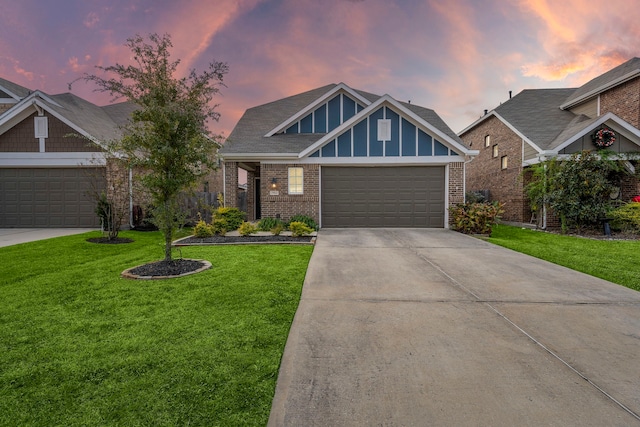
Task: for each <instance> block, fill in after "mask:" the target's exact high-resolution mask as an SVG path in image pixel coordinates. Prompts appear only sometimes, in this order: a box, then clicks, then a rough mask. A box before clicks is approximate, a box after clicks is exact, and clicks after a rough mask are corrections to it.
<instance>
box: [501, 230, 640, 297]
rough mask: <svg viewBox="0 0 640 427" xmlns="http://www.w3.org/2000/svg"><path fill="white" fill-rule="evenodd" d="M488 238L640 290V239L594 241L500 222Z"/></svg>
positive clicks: (508, 246) (517, 249) (514, 248)
mask: <svg viewBox="0 0 640 427" xmlns="http://www.w3.org/2000/svg"><path fill="white" fill-rule="evenodd" d="M489 241H490V242H491V243H495V244H496V245H500V246H504V247H506V248H510V249H513V250H516V251H518V252H522V253H525V254H528V255H532V256H534V257H537V258H541V259H544V260H547V261H550V262H553V263H555V264H559V265H563V266H565V267H569V268H571V269H573V270H577V271H581V272H583V273H587V274H590V275H592V276H596V277H600V278H602V279H605V280H609V281H611V282H614V283H618V284H620V285H623V286H626V287H628V288H631V289H635V290H637V291H640V240H633V241H622V240H593V239H585V238H581V237H573V236H562V235H558V234H551V233H545V232H541V231H536V230H529V229H523V228H520V227H512V226H507V225H498V226H496V227H494V229H493V233H492V234H491V238H489Z"/></svg>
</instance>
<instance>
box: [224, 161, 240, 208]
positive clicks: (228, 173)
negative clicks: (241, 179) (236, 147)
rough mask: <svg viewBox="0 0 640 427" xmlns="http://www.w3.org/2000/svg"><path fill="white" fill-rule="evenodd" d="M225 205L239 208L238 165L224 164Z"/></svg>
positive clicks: (233, 163)
mask: <svg viewBox="0 0 640 427" xmlns="http://www.w3.org/2000/svg"><path fill="white" fill-rule="evenodd" d="M224 185H225V189H224V191H225V193H224V205H225V206H227V207H230V208H236V207H238V163H237V162H224Z"/></svg>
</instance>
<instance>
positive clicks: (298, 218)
mask: <svg viewBox="0 0 640 427" xmlns="http://www.w3.org/2000/svg"><path fill="white" fill-rule="evenodd" d="M294 222H302V223H304V224H305V225H306V226H307V227H309V228H310V229H311V231H317V230H318V224H316V222H315V221H314V220H313V218H311V217H310V216H308V215H294V216H292V217H291V219H289V226H291V224H292V223H294Z"/></svg>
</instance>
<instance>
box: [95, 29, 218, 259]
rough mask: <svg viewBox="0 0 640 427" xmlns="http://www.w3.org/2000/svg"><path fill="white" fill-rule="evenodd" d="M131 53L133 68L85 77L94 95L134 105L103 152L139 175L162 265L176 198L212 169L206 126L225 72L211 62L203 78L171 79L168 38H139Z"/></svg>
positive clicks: (130, 43)
mask: <svg viewBox="0 0 640 427" xmlns="http://www.w3.org/2000/svg"><path fill="white" fill-rule="evenodd" d="M125 45H126V46H127V47H128V48H129V49H130V50H131V53H132V54H133V61H134V62H135V64H133V65H121V64H117V63H116V65H113V66H108V67H101V66H98V67H97V68H98V69H99V70H102V71H103V72H104V73H105V74H107V75H110V74H115V77H113V78H103V77H100V76H97V75H85V76H84V77H83V79H84V80H85V81H89V82H93V83H95V84H96V85H97V86H98V89H97V90H98V91H101V92H108V93H110V94H111V95H112V96H113V97H114V100H117V99H123V98H124V99H126V100H128V101H130V102H132V103H134V104H136V106H137V107H138V108H137V110H136V111H135V112H134V113H133V115H132V117H131V119H130V121H129V123H128V124H127V125H126V126H125V127H124V129H123V131H124V132H123V135H124V136H123V137H122V138H121V139H120V140H117V141H113V142H112V143H110V144H109V148H110V150H113V151H114V152H117V153H119V154H120V155H123V156H124V157H126V158H127V159H128V162H129V166H130V167H132V168H137V169H141V170H143V171H144V173H142V174H141V177H140V180H141V183H142V184H143V186H144V187H145V188H146V190H147V191H148V193H149V196H150V198H151V202H152V203H153V206H154V212H153V218H154V221H155V225H156V226H157V227H158V228H159V229H160V231H162V233H163V235H164V243H165V245H164V259H165V261H170V260H171V242H172V241H173V236H174V234H175V231H176V229H177V228H178V227H179V226H180V225H181V224H180V217H181V214H180V208H179V204H178V195H179V194H180V193H181V192H182V191H185V190H187V189H189V188H190V187H193V186H194V185H195V184H196V183H197V181H198V178H199V177H201V176H203V175H204V174H205V173H206V172H207V170H208V168H210V167H214V164H213V153H214V148H215V144H214V141H213V140H214V139H215V138H219V137H218V136H210V135H209V132H208V130H207V121H208V120H213V121H217V120H218V119H219V117H220V114H219V113H218V112H217V111H216V107H217V105H213V104H212V100H213V97H214V96H215V95H216V94H217V93H218V92H219V89H220V87H221V86H223V78H224V75H225V74H226V73H227V72H228V66H227V64H226V63H223V62H211V63H210V64H209V66H208V68H207V70H205V71H204V72H202V73H201V74H197V73H196V71H195V70H191V71H190V72H189V75H188V77H183V78H177V77H175V76H174V75H175V74H176V68H177V66H178V64H179V63H180V61H179V60H175V61H172V60H171V59H170V49H171V48H172V47H173V45H172V43H171V37H170V36H169V35H168V34H165V35H162V36H159V35H158V34H151V35H150V36H149V42H147V41H146V40H145V39H144V38H143V37H141V36H140V35H136V36H135V37H133V38H130V39H127V43H126V44H125Z"/></svg>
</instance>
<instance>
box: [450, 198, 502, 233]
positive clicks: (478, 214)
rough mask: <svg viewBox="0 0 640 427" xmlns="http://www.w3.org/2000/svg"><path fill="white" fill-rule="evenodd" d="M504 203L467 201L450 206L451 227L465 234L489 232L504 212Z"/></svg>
mask: <svg viewBox="0 0 640 427" xmlns="http://www.w3.org/2000/svg"><path fill="white" fill-rule="evenodd" d="M503 207H504V204H503V203H499V202H493V203H465V204H459V205H456V206H453V207H450V208H449V215H450V218H451V228H453V229H454V230H456V231H459V232H461V233H465V234H489V235H491V229H492V228H493V226H494V225H495V224H496V221H497V220H498V219H499V218H500V214H502V212H503Z"/></svg>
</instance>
